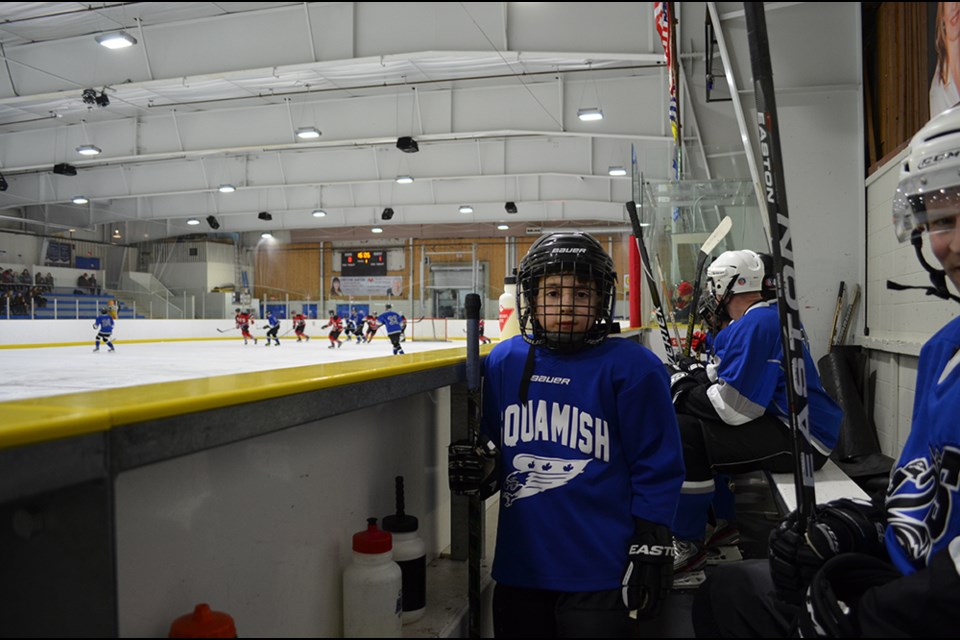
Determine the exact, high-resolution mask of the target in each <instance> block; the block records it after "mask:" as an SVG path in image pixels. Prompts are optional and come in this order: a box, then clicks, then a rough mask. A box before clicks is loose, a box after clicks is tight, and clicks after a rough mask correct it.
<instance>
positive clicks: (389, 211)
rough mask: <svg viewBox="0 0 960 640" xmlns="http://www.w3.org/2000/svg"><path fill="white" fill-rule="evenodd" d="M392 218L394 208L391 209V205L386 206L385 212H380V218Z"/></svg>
mask: <svg viewBox="0 0 960 640" xmlns="http://www.w3.org/2000/svg"><path fill="white" fill-rule="evenodd" d="M391 218H393V209H391V208H390V207H386V208H384V210H383V213H381V214H380V219H381V220H390V219H391Z"/></svg>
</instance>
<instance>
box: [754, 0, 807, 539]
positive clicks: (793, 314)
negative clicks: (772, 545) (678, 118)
mask: <svg viewBox="0 0 960 640" xmlns="http://www.w3.org/2000/svg"><path fill="white" fill-rule="evenodd" d="M743 9H744V14H745V17H746V21H747V42H748V43H749V45H750V66H751V68H752V70H753V86H754V94H755V96H756V101H757V129H758V135H759V141H760V155H761V157H762V160H763V162H762V167H763V176H762V179H761V181H762V185H763V193H764V195H765V199H766V206H767V217H768V218H769V221H770V225H769V226H770V233H771V235H772V236H773V237H772V238H771V239H770V240H771V242H770V244H771V245H772V246H773V264H774V271H775V272H776V274H777V308H778V311H779V315H780V339H781V340H782V342H783V355H784V357H785V358H786V360H785V361H784V363H783V370H784V373H785V375H786V383H787V405H788V409H789V413H790V426H791V428H792V429H793V440H794V442H793V458H794V479H795V484H796V488H797V530H798V531H799V532H805V531H806V528H807V520H808V518H809V517H810V516H812V515H813V509H814V507H815V505H816V495H815V493H814V488H813V448H812V446H811V444H810V416H809V407H808V406H807V389H806V380H807V377H806V364H805V362H804V358H803V333H802V331H801V327H800V306H799V303H798V295H797V281H796V272H795V270H794V265H793V241H792V236H791V235H790V218H789V215H788V213H787V195H786V182H785V177H784V170H783V157H782V156H781V154H780V129H779V126H778V124H777V103H776V99H775V96H774V91H773V70H772V67H771V64H770V43H769V41H768V40H767V22H766V17H765V15H764V10H763V3H762V2H744V3H743Z"/></svg>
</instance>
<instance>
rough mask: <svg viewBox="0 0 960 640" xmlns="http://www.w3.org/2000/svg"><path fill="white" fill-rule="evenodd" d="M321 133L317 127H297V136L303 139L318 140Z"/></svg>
mask: <svg viewBox="0 0 960 640" xmlns="http://www.w3.org/2000/svg"><path fill="white" fill-rule="evenodd" d="M320 135H321V133H320V130H319V129H317V128H316V127H300V128H299V129H297V137H298V138H300V139H301V140H316V139H317V138H319V137H320Z"/></svg>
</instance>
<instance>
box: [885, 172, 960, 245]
mask: <svg viewBox="0 0 960 640" xmlns="http://www.w3.org/2000/svg"><path fill="white" fill-rule="evenodd" d="M958 214H960V186H957V172H956V169H955V168H953V169H949V170H948V169H943V170H940V171H932V172H928V173H924V174H923V175H922V176H913V177H910V178H907V179H905V180H903V181H901V182H900V184H899V186H898V187H897V193H896V194H895V195H894V197H893V227H894V231H895V232H896V234H897V239H898V240H900V242H906V241H907V240H909V239H910V236H911V234H912V233H913V232H914V231H926V232H927V233H929V234H937V233H943V232H946V231H952V230H953V229H954V227H955V226H956V219H957V215H958Z"/></svg>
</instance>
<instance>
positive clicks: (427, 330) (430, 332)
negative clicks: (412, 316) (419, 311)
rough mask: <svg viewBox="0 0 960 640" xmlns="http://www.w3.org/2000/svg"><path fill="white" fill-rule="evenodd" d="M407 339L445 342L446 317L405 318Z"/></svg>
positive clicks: (447, 336)
mask: <svg viewBox="0 0 960 640" xmlns="http://www.w3.org/2000/svg"><path fill="white" fill-rule="evenodd" d="M407 339H408V340H412V341H414V342H447V340H449V335H448V333H447V319H446V318H417V319H416V320H407Z"/></svg>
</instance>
